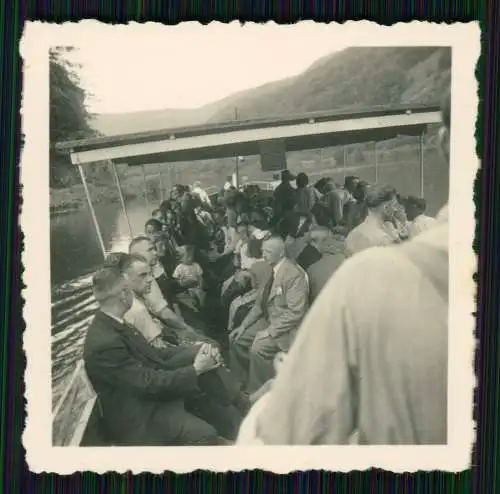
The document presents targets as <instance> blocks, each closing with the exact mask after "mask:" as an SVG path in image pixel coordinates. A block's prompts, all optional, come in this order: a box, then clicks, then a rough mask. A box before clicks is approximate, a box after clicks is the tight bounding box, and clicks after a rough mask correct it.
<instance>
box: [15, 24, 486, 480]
mask: <svg viewBox="0 0 500 494" xmlns="http://www.w3.org/2000/svg"><path fill="white" fill-rule="evenodd" d="M304 22H307V23H309V24H311V23H312V21H304ZM299 24H302V23H299ZM299 24H296V25H289V26H278V25H276V24H275V23H267V24H265V25H257V24H251V23H249V24H245V25H244V26H240V25H239V23H237V22H235V23H231V24H228V25H226V24H222V23H216V22H213V23H211V24H209V25H207V26H201V25H200V24H198V23H183V24H180V25H178V26H163V25H161V24H153V23H146V24H134V23H133V24H128V25H106V24H103V23H99V22H97V21H90V20H89V21H82V22H79V23H65V24H48V23H42V22H28V23H27V24H26V26H25V30H24V34H23V38H22V41H21V47H20V50H21V55H22V57H23V60H24V66H23V69H24V74H23V75H24V77H23V95H22V131H23V134H24V136H25V140H24V142H25V144H24V148H23V151H22V158H21V182H22V186H23V188H22V194H23V205H22V212H21V227H22V230H23V233H24V235H25V248H24V252H23V253H22V262H23V264H24V266H25V272H24V280H23V281H24V283H25V285H26V288H25V289H24V291H23V298H24V300H25V307H24V319H25V321H26V330H25V333H24V350H25V352H26V356H27V367H26V372H25V384H26V398H27V421H26V427H25V431H24V434H23V444H24V447H25V449H26V460H27V464H28V466H29V468H30V470H32V471H34V472H36V473H41V472H54V473H58V474H71V473H73V472H75V471H85V470H87V471H93V472H96V473H104V472H107V471H116V472H120V473H121V472H125V471H128V470H131V471H132V472H134V473H140V472H151V473H161V472H163V471H165V470H170V471H174V472H180V473H184V472H190V471H192V470H196V469H207V470H212V471H229V470H232V471H239V470H246V469H256V468H258V469H264V470H267V471H273V472H276V473H286V472H289V471H294V470H309V469H325V470H330V471H339V472H341V471H342V472H345V471H351V470H364V469H367V468H371V467H376V468H383V469H386V470H389V471H393V472H412V471H416V470H443V471H452V472H456V471H461V470H464V469H467V468H468V467H469V464H470V459H471V453H472V446H473V443H474V441H475V424H474V421H473V418H472V410H473V389H474V387H475V384H476V380H475V375H474V368H473V357H474V348H475V339H474V327H475V320H474V317H473V312H474V311H475V294H476V286H475V284H474V282H473V278H472V277H473V273H474V272H475V270H476V258H475V255H474V253H473V250H472V241H473V236H474V230H475V220H474V211H475V206H474V202H473V184H474V179H475V177H476V174H477V171H478V168H479V159H478V157H477V155H476V151H475V148H476V141H475V138H474V134H475V124H476V118H477V107H478V94H477V92H478V83H477V81H476V77H475V69H476V64H477V60H478V57H479V55H480V28H479V24H478V23H468V24H465V23H456V24H450V25H447V24H432V23H424V22H416V21H415V22H411V23H400V24H396V25H393V26H390V27H384V26H379V25H377V24H375V23H372V22H368V21H358V22H347V23H345V24H342V25H340V24H334V23H331V24H328V25H318V26H321V28H322V29H331V30H332V45H333V44H334V43H335V39H341V40H342V44H349V43H350V44H351V45H353V46H387V45H393V46H410V45H426V46H438V45H440V46H451V47H452V54H453V55H452V112H451V114H452V120H453V124H452V141H451V165H450V196H449V197H450V201H449V213H450V214H449V215H450V285H449V286H450V301H449V328H450V332H449V364H448V365H449V367H448V368H449V377H448V390H449V391H448V438H449V443H448V444H447V445H446V446H293V447H290V446H255V447H250V446H249V447H238V446H229V447H175V448H173V447H161V448H160V447H154V448H152V447H141V448H135V447H134V448H131V447H129V448H119V447H112V448H77V447H75V448H73V447H54V446H52V402H51V397H52V389H51V351H50V349H51V299H50V297H51V295H50V293H51V290H50V238H49V237H50V233H49V232H50V217H49V173H48V169H49V167H48V159H49V49H50V48H51V47H54V46H78V44H79V40H82V39H85V38H87V37H89V36H90V37H95V38H96V39H98V40H99V43H105V42H106V41H105V38H106V37H108V36H109V37H113V36H114V34H115V33H117V32H123V31H126V32H127V35H130V36H137V37H142V36H144V37H148V36H150V35H151V33H152V32H155V33H156V32H157V31H159V30H167V29H178V30H185V31H188V30H190V29H193V30H199V29H209V30H220V31H223V30H225V29H226V30H227V29H257V28H259V29H296V26H298V25H299ZM236 49H237V47H235V50H236ZM303 49H304V50H307V46H304V48H303ZM235 56H237V54H235ZM186 63H189V62H188V61H186ZM165 70H168V67H166V68H165Z"/></svg>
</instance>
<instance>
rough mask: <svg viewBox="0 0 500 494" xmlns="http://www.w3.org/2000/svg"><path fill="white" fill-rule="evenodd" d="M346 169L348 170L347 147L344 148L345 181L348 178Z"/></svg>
mask: <svg viewBox="0 0 500 494" xmlns="http://www.w3.org/2000/svg"><path fill="white" fill-rule="evenodd" d="M346 168H347V146H344V163H343V172H344V180H345V177H346Z"/></svg>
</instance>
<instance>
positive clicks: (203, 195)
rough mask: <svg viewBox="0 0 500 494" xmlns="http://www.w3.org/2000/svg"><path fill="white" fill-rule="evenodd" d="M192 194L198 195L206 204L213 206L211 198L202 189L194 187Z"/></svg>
mask: <svg viewBox="0 0 500 494" xmlns="http://www.w3.org/2000/svg"><path fill="white" fill-rule="evenodd" d="M191 192H192V193H193V194H196V195H197V196H198V197H199V198H200V199H201V201H202V202H204V203H205V204H208V205H212V203H211V202H210V197H209V196H208V194H207V193H206V192H205V191H204V190H203V189H202V188H201V187H194V188H193V190H192V191H191Z"/></svg>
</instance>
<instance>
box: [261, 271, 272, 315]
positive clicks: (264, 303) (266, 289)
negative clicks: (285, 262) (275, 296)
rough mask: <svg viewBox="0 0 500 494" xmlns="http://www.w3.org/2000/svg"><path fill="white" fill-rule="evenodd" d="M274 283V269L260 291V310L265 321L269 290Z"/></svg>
mask: <svg viewBox="0 0 500 494" xmlns="http://www.w3.org/2000/svg"><path fill="white" fill-rule="evenodd" d="M273 283H274V269H273V270H272V271H271V276H270V277H269V279H268V280H267V283H266V284H265V286H264V288H263V290H262V298H261V309H262V313H263V314H264V316H265V317H266V319H267V316H268V313H267V302H268V300H269V295H270V293H271V288H272V287H273Z"/></svg>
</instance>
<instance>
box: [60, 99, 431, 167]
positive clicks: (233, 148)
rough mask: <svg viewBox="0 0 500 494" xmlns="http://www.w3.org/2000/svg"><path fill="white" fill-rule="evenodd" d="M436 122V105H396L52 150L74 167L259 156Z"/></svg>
mask: <svg viewBox="0 0 500 494" xmlns="http://www.w3.org/2000/svg"><path fill="white" fill-rule="evenodd" d="M440 121H441V114H440V108H439V106H438V105H434V106H428V105H399V106H392V107H387V106H385V107H375V108H364V109H355V110H343V111H327V112H310V113H303V114H300V115H291V116H284V117H274V118H260V119H252V120H238V121H231V122H223V123H213V124H206V125H195V126H190V127H181V128H176V129H165V130H156V131H150V132H139V133H133V134H123V135H116V136H106V137H94V138H90V139H83V140H78V141H66V142H60V143H57V144H56V146H55V148H56V150H57V151H59V152H62V153H68V154H70V156H71V161H72V163H73V164H75V165H83V164H86V163H94V162H97V161H106V160H112V161H113V162H114V163H116V164H120V163H127V164H128V165H144V164H162V163H172V162H179V161H195V160H205V159H214V158H228V157H234V156H251V155H258V154H260V153H261V146H262V143H264V142H269V141H284V143H285V149H286V151H300V150H303V149H319V148H323V147H333V146H340V145H348V144H355V143H359V142H370V141H382V140H386V139H392V138H395V137H397V136H399V135H420V134H422V133H423V132H424V131H425V130H426V128H427V126H428V125H432V124H438V123H439V122H440Z"/></svg>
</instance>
